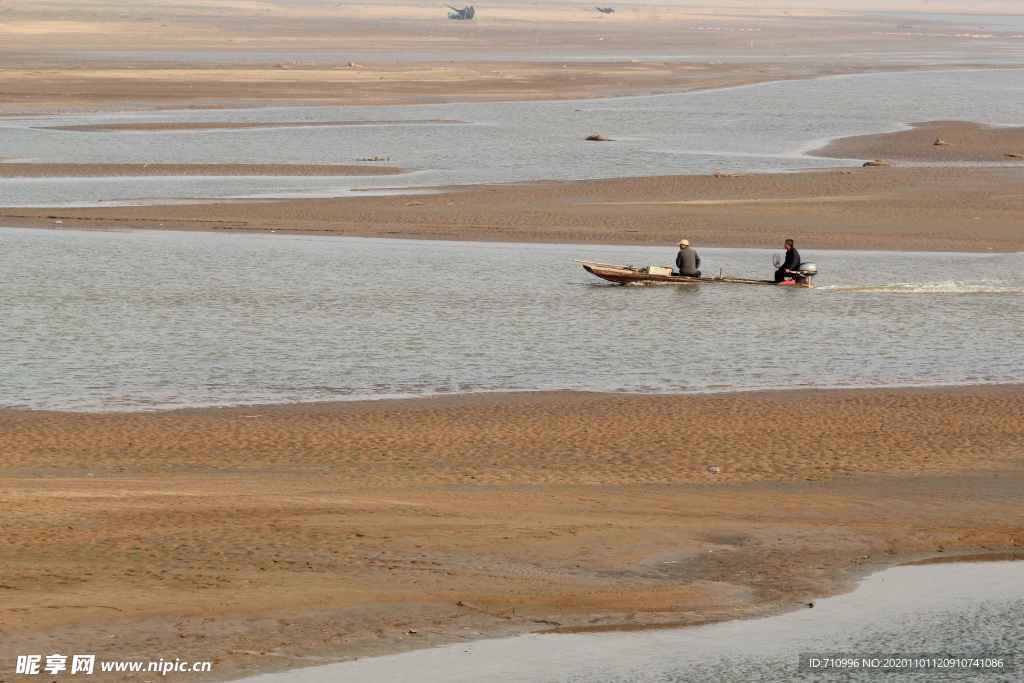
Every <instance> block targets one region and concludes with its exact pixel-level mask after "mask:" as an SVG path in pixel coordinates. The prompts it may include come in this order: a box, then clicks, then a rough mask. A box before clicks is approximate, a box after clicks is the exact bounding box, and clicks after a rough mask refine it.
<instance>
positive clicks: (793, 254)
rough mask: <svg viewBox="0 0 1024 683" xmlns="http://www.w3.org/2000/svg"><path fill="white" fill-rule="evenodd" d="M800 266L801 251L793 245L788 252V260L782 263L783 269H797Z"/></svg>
mask: <svg viewBox="0 0 1024 683" xmlns="http://www.w3.org/2000/svg"><path fill="white" fill-rule="evenodd" d="M799 267H800V252H799V251H797V250H796V247H791V248H790V249H789V251H787V252H786V260H785V261H784V262H783V264H782V270H796V269H797V268H799Z"/></svg>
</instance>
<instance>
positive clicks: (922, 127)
mask: <svg viewBox="0 0 1024 683" xmlns="http://www.w3.org/2000/svg"><path fill="white" fill-rule="evenodd" d="M936 142H941V143H943V144H936ZM812 154H814V155H815V156H821V157H832V158H836V159H888V160H895V161H931V162H943V161H1021V162H1024V127H1021V128H1013V127H993V126H984V125H981V124H977V123H970V122H967V121H929V122H927V123H915V124H913V127H912V128H911V129H910V130H901V131H897V132H895V133H884V134H882V135H858V136H855V137H849V138H842V139H840V140H834V141H833V142H831V143H830V144H828V145H826V146H825V147H823V148H821V149H818V150H815V151H814V152H812Z"/></svg>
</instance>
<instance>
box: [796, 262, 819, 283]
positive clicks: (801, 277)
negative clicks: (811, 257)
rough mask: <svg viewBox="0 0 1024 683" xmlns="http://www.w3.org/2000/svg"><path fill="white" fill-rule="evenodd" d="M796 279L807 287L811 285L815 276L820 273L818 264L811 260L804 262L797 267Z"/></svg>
mask: <svg viewBox="0 0 1024 683" xmlns="http://www.w3.org/2000/svg"><path fill="white" fill-rule="evenodd" d="M796 272H797V276H796V278H795V279H796V281H797V283H798V284H801V285H804V286H805V287H811V286H813V285H812V280H813V279H814V276H815V275H817V274H818V265H817V264H816V263H811V262H810V261H804V262H802V263H801V264H800V265H799V266H798V267H797V269H796Z"/></svg>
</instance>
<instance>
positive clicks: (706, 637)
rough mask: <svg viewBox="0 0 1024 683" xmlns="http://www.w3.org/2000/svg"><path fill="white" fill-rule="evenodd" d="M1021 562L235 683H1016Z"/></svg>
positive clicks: (879, 577)
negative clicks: (799, 600) (923, 663)
mask: <svg viewBox="0 0 1024 683" xmlns="http://www.w3.org/2000/svg"><path fill="white" fill-rule="evenodd" d="M1022 653H1024V563H1020V562H991V563H964V564H942V565H927V566H913V567H896V568H893V569H888V570H886V571H883V572H880V573H878V574H875V575H872V576H870V577H868V578H867V579H865V580H864V581H863V582H862V583H861V584H860V586H859V587H858V588H857V589H856V590H855V591H854V592H852V593H849V594H847V595H843V596H839V597H834V598H828V599H825V600H819V601H817V603H816V604H815V607H814V609H802V610H799V611H796V612H791V613H788V614H784V615H781V616H777V617H771V618H767V619H756V620H750V621H734V622H727V623H722V624H713V625H709V626H700V627H695V628H687V629H675V630H664V631H646V632H632V633H605V634H590V635H528V636H520V637H517V638H505V639H494V640H483V641H477V642H469V643H462V644H457V645H450V646H446V647H440V648H434V649H429V650H417V651H413V652H409V653H406V654H400V655H392V656H387V657H374V658H369V659H363V660H356V661H353V662H346V663H342V664H333V665H328V666H323V667H315V668H308V669H300V670H298V671H294V672H291V673H284V674H269V675H264V676H256V677H252V678H247V679H244V683H326V682H327V681H332V682H333V681H393V682H394V683H402V682H409V683H413V682H415V683H432V682H434V681H438V682H440V681H444V682H445V683H459V682H462V681H465V682H467V683H468V682H473V683H475V682H476V681H495V682H501V683H513V682H514V683H542V682H543V683H554V682H561V683H570V682H572V683H577V682H578V683H583V682H584V681H586V682H587V683H612V682H615V683H649V682H655V681H657V682H659V683H669V682H673V683H675V682H678V683H683V682H687V683H688V682H690V681H694V682H697V681H700V682H702V683H703V682H704V681H723V682H739V681H743V682H747V681H766V682H779V683H782V682H785V681H812V680H813V681H820V680H871V681H876V680H878V681H924V680H928V681H932V680H942V681H966V680H984V681H1019V680H1020V675H1021V672H1022V671H1024V668H1022V667H1024V661H1021V659H1022ZM811 654H814V655H816V656H832V657H836V656H843V655H856V656H857V657H867V658H869V659H870V658H874V657H879V658H884V657H887V656H899V657H904V656H910V655H913V656H922V655H927V656H934V657H939V658H946V657H979V658H980V657H991V658H993V659H998V658H1000V657H1002V658H1003V662H1004V664H1003V665H1002V667H1001V668H1000V667H998V666H994V667H993V668H992V669H990V670H989V672H986V673H984V674H981V673H979V672H978V671H976V670H975V671H969V670H960V671H952V670H950V669H943V670H941V671H935V670H931V671H916V672H906V671H904V672H896V671H890V672H888V673H882V672H877V671H873V672H865V671H863V670H862V671H859V672H857V673H856V674H854V673H849V672H847V673H839V674H835V673H834V674H823V673H820V672H807V671H801V670H800V667H799V663H800V661H801V655H811Z"/></svg>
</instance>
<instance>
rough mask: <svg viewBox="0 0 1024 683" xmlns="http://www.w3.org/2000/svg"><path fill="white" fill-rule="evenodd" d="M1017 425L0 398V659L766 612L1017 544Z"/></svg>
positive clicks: (1020, 447) (776, 407)
mask: <svg viewBox="0 0 1024 683" xmlns="http://www.w3.org/2000/svg"><path fill="white" fill-rule="evenodd" d="M1022 424H1024V391H1022V389H1021V388H1020V387H1019V386H1001V387H962V388H949V389H932V390H927V389H907V390H864V391H853V390H851V391H796V392H767V393H751V394H723V395H714V396H635V395H634V396H625V395H608V394H580V393H546V394H511V395H509V394H495V395H483V396H461V397H447V398H437V399H422V400H410V401H378V402H364V403H349V404H317V405H291V406H279V407H266V408H253V407H249V408H232V409H218V410H190V411H177V412H162V413H161V412H157V413H121V414H86V413H49V412H32V411H5V412H0V433H2V434H3V439H2V441H0V443H2V446H0V452H2V455H3V463H4V465H3V469H2V470H0V500H2V502H3V504H4V506H5V509H6V510H7V512H5V514H4V516H3V518H2V519H0V530H2V532H3V534H4V537H5V539H6V542H7V543H8V547H9V548H10V552H9V553H6V554H5V555H4V556H3V557H2V558H0V591H2V592H3V596H4V606H5V610H4V611H2V612H0V629H2V631H3V633H4V638H3V639H2V641H0V656H2V657H5V658H7V657H13V656H14V655H15V654H17V653H24V652H35V651H43V650H47V651H57V652H59V651H79V650H81V649H82V648H85V649H86V650H88V651H92V650H96V651H97V653H98V655H99V656H100V657H107V658H117V657H119V656H121V657H148V656H152V657H153V658H157V657H165V658H167V657H171V658H173V657H181V658H182V659H197V660H198V659H208V658H214V659H215V664H214V677H216V678H223V679H227V678H231V677H233V676H239V675H244V674H246V673H252V672H257V671H265V670H277V669H285V668H296V667H301V666H309V665H311V664H315V663H317V662H322V661H332V660H337V659H345V658H351V657H355V656H366V655H373V654H386V653H394V652H400V651H404V650H410V649H416V648H422V647H425V646H430V645H436V644H442V643H451V642H461V641H465V640H473V639H479V638H482V637H485V636H497V635H510V634H516V633H524V632H532V631H542V630H550V629H562V630H567V629H570V630H580V629H583V630H609V629H621V628H637V627H648V626H652V625H655V626H667V625H686V624H696V623H704V622H709V621H719V620H723V619H732V618H736V617H749V616H756V615H765V614H772V613H776V612H779V611H783V610H788V609H794V608H797V607H799V606H800V605H801V604H804V603H806V602H807V601H808V600H813V599H817V598H819V597H821V596H823V595H827V594H830V593H834V592H837V591H844V590H848V589H850V588H852V587H853V586H854V583H855V581H856V580H857V579H858V578H859V577H860V576H862V575H863V574H865V573H867V572H869V571H873V570H876V569H879V568H884V567H887V566H890V565H892V564H895V563H898V562H900V561H905V560H909V559H916V558H924V557H935V556H944V557H945V556H952V555H958V554H977V553H1003V554H1004V555H1010V556H1013V555H1016V554H1019V553H1020V550H1019V544H1020V542H1021V539H1022V538H1024V524H1022V521H1021V517H1020V514H1019V512H1020V503H1021V494H1020V491H1021V486H1022V484H1024V459H1022V454H1024V432H1022V429H1021V425H1022ZM794 433H795V434H798V438H796V439H794V436H793V435H794ZM681 434H685V437H681ZM794 441H796V443H797V444H798V445H797V447H794V445H793V444H794ZM510 509H515V510H516V514H515V515H509V514H508V512H509V510H510ZM97 633H99V634H102V636H103V641H102V643H99V644H97V640H96V634H97ZM317 658H323V659H317Z"/></svg>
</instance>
